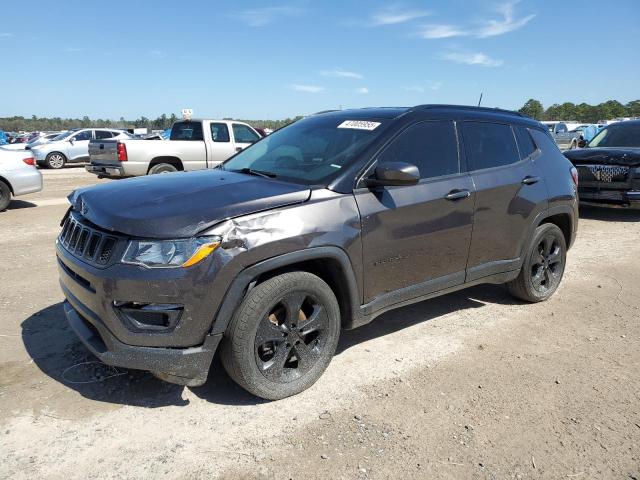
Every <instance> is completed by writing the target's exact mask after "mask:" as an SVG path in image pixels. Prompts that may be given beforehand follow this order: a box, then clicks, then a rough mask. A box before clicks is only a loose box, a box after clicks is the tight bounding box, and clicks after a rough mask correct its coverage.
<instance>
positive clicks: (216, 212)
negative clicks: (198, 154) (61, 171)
mask: <svg viewBox="0 0 640 480" xmlns="http://www.w3.org/2000/svg"><path fill="white" fill-rule="evenodd" d="M310 193H311V191H310V189H309V188H308V187H306V186H304V185H296V184H292V183H286V182H280V181H277V180H273V179H267V178H260V177H256V176H251V175H244V174H241V173H233V172H225V171H222V170H203V171H197V172H189V173H183V172H178V173H170V174H163V175H153V176H146V177H139V178H134V179H129V180H119V181H113V182H110V183H107V184H103V185H97V186H93V187H87V188H81V189H78V190H76V191H74V192H73V193H72V194H71V195H69V197H68V198H69V202H70V203H71V205H72V207H73V208H74V209H75V210H77V211H79V212H81V213H82V215H83V216H84V217H85V218H86V219H87V220H89V221H90V222H92V223H94V224H96V225H97V226H98V227H101V228H103V229H106V230H110V231H113V232H119V233H123V234H125V235H130V236H134V237H147V238H184V237H190V236H193V235H195V234H197V233H199V232H200V231H202V230H203V229H205V228H207V227H210V226H212V225H214V224H216V223H218V222H220V221H222V220H224V219H226V218H232V217H237V216H240V215H246V214H249V213H255V212H259V211H261V210H269V209H272V208H277V207H283V206H285V205H292V204H295V203H302V202H305V201H306V200H307V199H308V198H309V195H310Z"/></svg>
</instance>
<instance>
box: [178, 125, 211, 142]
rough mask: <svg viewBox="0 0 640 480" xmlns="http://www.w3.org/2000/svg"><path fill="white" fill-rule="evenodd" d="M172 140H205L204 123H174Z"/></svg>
mask: <svg viewBox="0 0 640 480" xmlns="http://www.w3.org/2000/svg"><path fill="white" fill-rule="evenodd" d="M171 140H187V141H189V140H191V141H198V140H204V136H203V135H202V123H200V122H179V123H174V124H173V127H172V128H171Z"/></svg>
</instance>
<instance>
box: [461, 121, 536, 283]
mask: <svg viewBox="0 0 640 480" xmlns="http://www.w3.org/2000/svg"><path fill="white" fill-rule="evenodd" d="M462 133H463V137H464V146H465V154H466V159H467V165H468V167H469V169H470V171H471V177H472V179H473V183H474V185H475V189H476V205H475V214H474V221H473V237H472V240H471V249H470V251H469V262H468V267H467V281H472V280H476V279H478V278H482V277H485V276H488V275H492V274H495V273H501V272H506V271H510V270H515V269H517V268H519V266H520V255H521V251H522V247H523V244H524V242H525V241H527V239H526V238H525V237H526V235H527V234H528V227H529V225H530V223H531V221H532V219H533V218H535V216H536V215H537V214H538V213H539V212H540V211H541V210H545V209H546V208H547V188H546V186H545V182H544V179H543V177H542V176H541V172H540V171H539V169H538V166H537V165H536V163H535V159H536V158H537V155H538V154H539V151H538V150H537V147H536V146H535V143H534V142H533V140H532V139H531V135H530V134H529V133H528V130H527V129H526V128H524V127H521V126H516V127H514V128H513V129H512V127H511V125H509V124H506V123H504V124H503V123H492V122H484V121H465V122H462ZM516 135H517V136H518V140H516ZM518 145H521V146H520V148H519V147H518ZM520 151H522V154H521V153H520Z"/></svg>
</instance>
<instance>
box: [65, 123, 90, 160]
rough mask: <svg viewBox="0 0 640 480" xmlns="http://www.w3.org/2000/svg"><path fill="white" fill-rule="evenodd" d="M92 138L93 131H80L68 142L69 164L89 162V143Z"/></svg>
mask: <svg viewBox="0 0 640 480" xmlns="http://www.w3.org/2000/svg"><path fill="white" fill-rule="evenodd" d="M92 136H93V130H82V131H80V132H78V133H76V134H75V135H74V136H73V137H71V138H72V139H73V142H71V141H70V142H69V148H68V155H67V158H68V160H69V161H70V162H85V161H87V160H89V142H90V141H91V138H92Z"/></svg>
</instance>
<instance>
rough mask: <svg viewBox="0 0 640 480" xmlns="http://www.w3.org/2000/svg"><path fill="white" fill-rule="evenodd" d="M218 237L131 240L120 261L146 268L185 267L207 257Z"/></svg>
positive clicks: (216, 243) (215, 244)
mask: <svg viewBox="0 0 640 480" xmlns="http://www.w3.org/2000/svg"><path fill="white" fill-rule="evenodd" d="M220 240H221V239H220V237H198V238H190V239H187V240H131V242H129V246H128V247H127V250H126V251H125V252H124V255H123V257H122V263H128V264H131V265H141V266H143V267H147V268H179V267H183V268H187V267H191V266H192V265H195V264H197V263H199V262H201V261H202V260H204V259H205V258H207V257H208V256H209V255H210V254H211V253H212V252H213V251H214V250H215V249H216V248H218V246H219V245H220Z"/></svg>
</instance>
